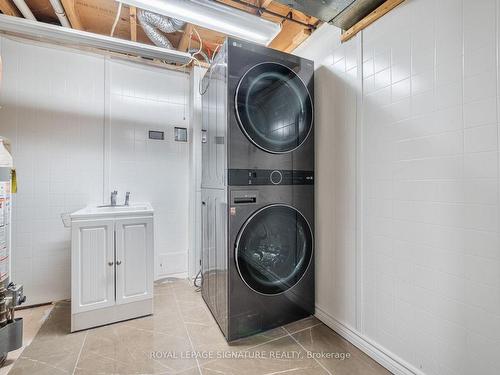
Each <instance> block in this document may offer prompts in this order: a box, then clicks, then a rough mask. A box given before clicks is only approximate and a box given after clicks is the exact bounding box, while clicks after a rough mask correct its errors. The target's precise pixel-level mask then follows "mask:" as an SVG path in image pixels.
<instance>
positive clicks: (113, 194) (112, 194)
mask: <svg viewBox="0 0 500 375" xmlns="http://www.w3.org/2000/svg"><path fill="white" fill-rule="evenodd" d="M117 195H118V192H117V191H116V190H115V191H113V192H111V206H116V196H117Z"/></svg>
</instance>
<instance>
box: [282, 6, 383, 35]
mask: <svg viewBox="0 0 500 375" xmlns="http://www.w3.org/2000/svg"><path fill="white" fill-rule="evenodd" d="M275 1H277V2H279V3H282V4H285V5H288V6H290V7H292V8H294V9H297V10H298V11H301V12H303V13H305V14H308V15H310V16H313V17H316V18H318V19H320V20H321V21H324V22H328V23H331V24H332V25H335V26H337V27H340V28H341V29H343V30H347V29H348V28H350V27H351V26H353V25H354V24H355V23H356V22H358V21H360V20H361V19H363V18H364V17H365V16H367V15H368V14H370V13H371V12H372V11H374V10H375V9H376V8H378V7H379V6H380V5H382V4H383V3H384V2H385V0H321V1H318V0H275Z"/></svg>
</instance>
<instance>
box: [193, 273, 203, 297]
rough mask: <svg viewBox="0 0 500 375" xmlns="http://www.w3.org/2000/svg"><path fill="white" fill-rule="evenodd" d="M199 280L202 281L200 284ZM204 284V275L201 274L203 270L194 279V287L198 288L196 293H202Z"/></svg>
mask: <svg viewBox="0 0 500 375" xmlns="http://www.w3.org/2000/svg"><path fill="white" fill-rule="evenodd" d="M198 279H199V280H200V283H199V284H198V283H197V281H198ZM202 282H203V274H202V273H201V268H200V270H199V271H198V273H197V274H196V276H195V277H194V279H193V285H194V286H195V287H196V288H197V289H196V291H197V292H199V291H201V283H202Z"/></svg>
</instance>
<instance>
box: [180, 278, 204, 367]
mask: <svg viewBox="0 0 500 375" xmlns="http://www.w3.org/2000/svg"><path fill="white" fill-rule="evenodd" d="M173 289H174V290H173V294H174V300H175V306H176V307H177V312H178V313H179V315H180V316H181V319H182V325H183V326H184V330H185V331H186V334H187V337H188V340H189V344H190V345H191V350H192V351H193V352H194V345H193V340H192V339H191V335H190V334H189V331H188V329H187V326H186V322H185V321H184V314H182V311H181V307H180V305H179V301H178V299H177V293H176V291H175V288H173ZM195 360H196V365H197V366H198V372H199V373H200V375H202V372H201V367H200V362H199V360H198V358H197V357H196V358H195Z"/></svg>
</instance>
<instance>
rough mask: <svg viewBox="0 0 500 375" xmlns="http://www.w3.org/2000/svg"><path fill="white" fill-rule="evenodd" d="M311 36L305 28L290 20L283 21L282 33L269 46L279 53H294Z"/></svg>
mask: <svg viewBox="0 0 500 375" xmlns="http://www.w3.org/2000/svg"><path fill="white" fill-rule="evenodd" d="M310 34H311V31H310V30H308V29H306V28H304V26H302V25H300V24H298V23H295V22H292V21H290V20H285V21H283V23H282V25H281V32H280V33H279V34H278V35H277V36H276V38H274V39H273V41H272V42H271V43H270V44H269V47H271V48H274V49H277V50H279V51H286V52H292V51H293V50H294V49H295V48H296V47H297V46H298V45H299V44H300V43H302V42H303V41H304V40H305V39H307V37H308V36H309V35H310Z"/></svg>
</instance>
